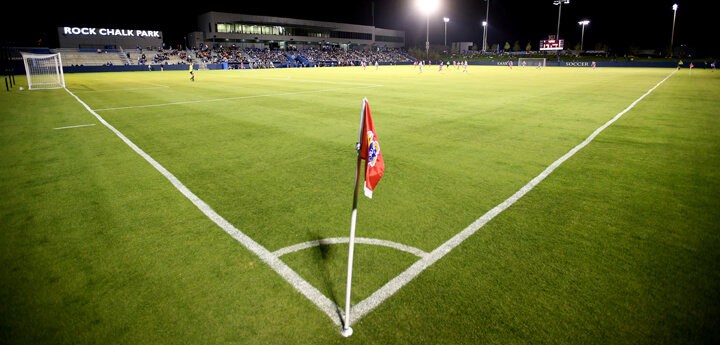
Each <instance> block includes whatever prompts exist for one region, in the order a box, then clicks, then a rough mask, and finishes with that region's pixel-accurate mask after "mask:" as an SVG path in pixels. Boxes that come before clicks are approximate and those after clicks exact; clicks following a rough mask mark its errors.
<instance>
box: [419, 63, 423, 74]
mask: <svg viewBox="0 0 720 345" xmlns="http://www.w3.org/2000/svg"><path fill="white" fill-rule="evenodd" d="M422 65H423V62H422V61H420V63H419V64H418V68H420V73H422Z"/></svg>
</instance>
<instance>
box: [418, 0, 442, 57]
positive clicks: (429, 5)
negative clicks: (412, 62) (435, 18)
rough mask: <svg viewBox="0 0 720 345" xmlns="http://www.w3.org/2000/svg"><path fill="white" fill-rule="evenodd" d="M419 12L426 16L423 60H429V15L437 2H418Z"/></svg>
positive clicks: (420, 0) (434, 0)
mask: <svg viewBox="0 0 720 345" xmlns="http://www.w3.org/2000/svg"><path fill="white" fill-rule="evenodd" d="M418 5H419V6H420V10H421V11H423V12H425V14H426V15H427V39H426V40H425V58H426V59H429V58H430V13H431V12H433V11H435V9H436V8H437V7H438V0H418Z"/></svg>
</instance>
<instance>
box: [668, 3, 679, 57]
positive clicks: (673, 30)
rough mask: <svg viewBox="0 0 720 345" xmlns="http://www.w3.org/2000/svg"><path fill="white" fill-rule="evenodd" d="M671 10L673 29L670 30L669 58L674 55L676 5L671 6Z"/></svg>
mask: <svg viewBox="0 0 720 345" xmlns="http://www.w3.org/2000/svg"><path fill="white" fill-rule="evenodd" d="M672 9H673V28H672V35H671V36H670V56H673V55H674V54H673V53H674V52H673V43H674V42H673V41H674V40H675V17H677V9H678V4H673V6H672Z"/></svg>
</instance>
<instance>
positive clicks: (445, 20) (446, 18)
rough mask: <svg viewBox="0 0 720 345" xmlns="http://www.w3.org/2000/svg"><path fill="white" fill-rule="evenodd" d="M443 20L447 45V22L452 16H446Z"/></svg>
mask: <svg viewBox="0 0 720 345" xmlns="http://www.w3.org/2000/svg"><path fill="white" fill-rule="evenodd" d="M443 21H444V22H445V45H446V46H447V23H448V22H449V21H450V18H448V17H445V18H443Z"/></svg>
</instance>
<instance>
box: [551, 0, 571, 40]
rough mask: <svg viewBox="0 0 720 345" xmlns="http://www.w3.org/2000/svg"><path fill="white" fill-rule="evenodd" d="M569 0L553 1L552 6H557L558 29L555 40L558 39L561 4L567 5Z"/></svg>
mask: <svg viewBox="0 0 720 345" xmlns="http://www.w3.org/2000/svg"><path fill="white" fill-rule="evenodd" d="M569 3H570V0H555V1H553V5H557V6H558V27H557V36H555V39H557V40H559V39H560V14H562V5H563V4H566V5H567V4H569Z"/></svg>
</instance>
